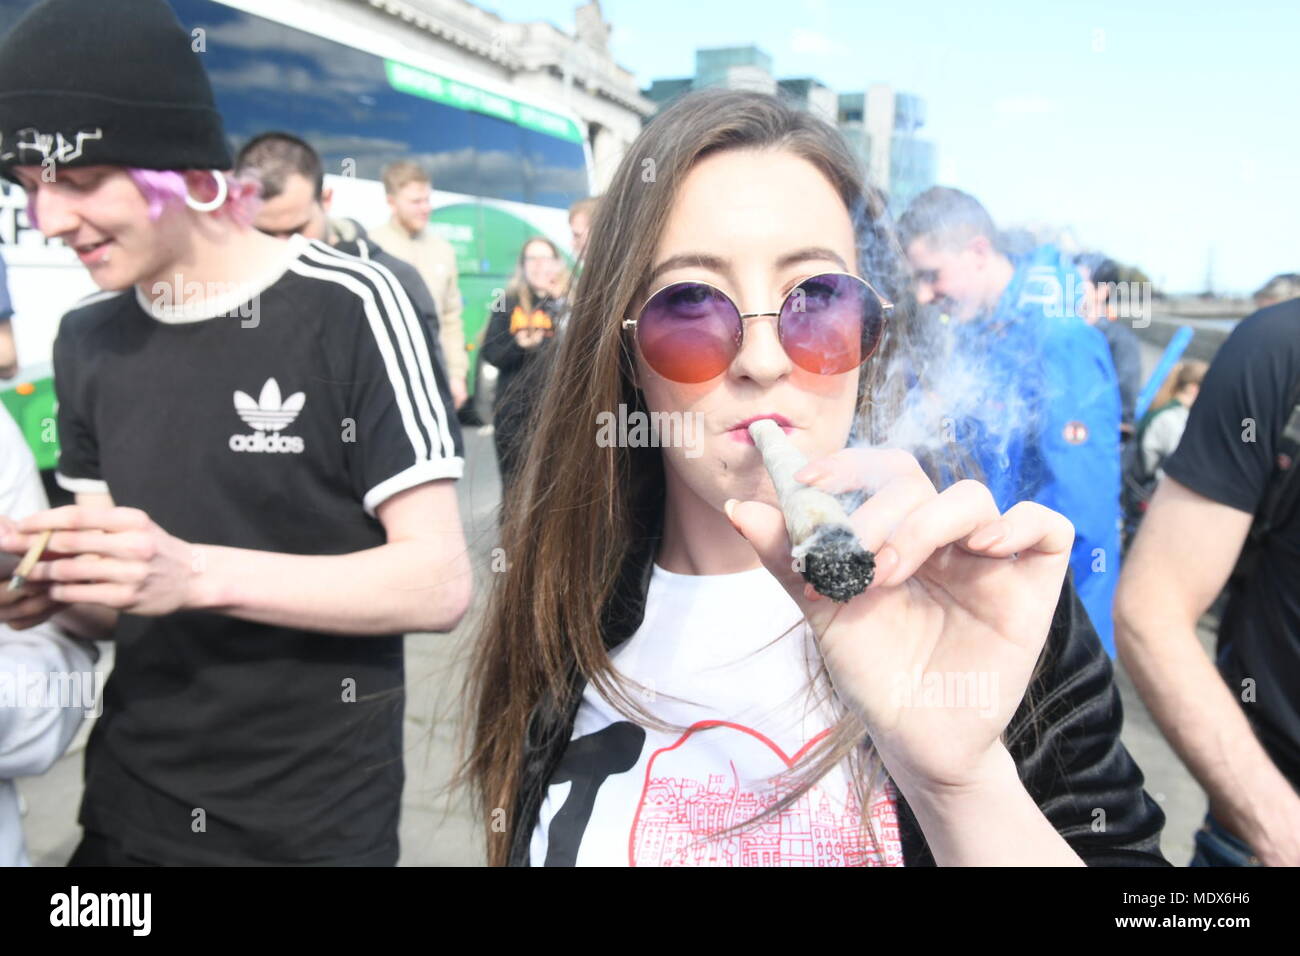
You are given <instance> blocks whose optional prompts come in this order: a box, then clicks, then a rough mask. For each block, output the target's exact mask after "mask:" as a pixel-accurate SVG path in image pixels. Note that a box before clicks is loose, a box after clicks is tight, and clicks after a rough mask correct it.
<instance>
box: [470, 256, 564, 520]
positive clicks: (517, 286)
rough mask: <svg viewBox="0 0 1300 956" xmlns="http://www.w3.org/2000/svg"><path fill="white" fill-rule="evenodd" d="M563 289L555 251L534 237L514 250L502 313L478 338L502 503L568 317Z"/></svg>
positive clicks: (561, 264)
mask: <svg viewBox="0 0 1300 956" xmlns="http://www.w3.org/2000/svg"><path fill="white" fill-rule="evenodd" d="M568 288H569V273H568V271H567V270H566V269H565V266H564V258H563V256H562V255H561V254H560V250H559V247H557V246H556V245H555V243H553V242H551V240H549V239H547V238H545V237H544V236H534V237H533V238H532V239H529V240H528V241H527V242H525V243H524V245H523V248H522V249H520V250H519V262H518V265H517V266H516V268H515V274H514V276H513V278H511V280H510V284H509V285H508V286H507V287H506V289H505V296H504V298H503V299H502V301H501V308H499V309H496V308H494V309H493V310H492V318H491V320H490V321H489V322H488V328H487V332H486V333H485V335H484V338H483V350H482V352H483V359H484V360H485V361H487V362H491V363H492V364H493V365H495V366H496V368H497V372H498V377H497V386H496V397H495V399H494V401H493V404H492V411H493V426H494V427H493V437H494V438H495V441H496V451H497V464H498V466H499V467H500V470H501V489H502V499H503V500H506V499H508V497H509V489H510V487H511V486H512V485H513V484H514V481H515V477H516V476H517V475H518V472H519V464H520V462H521V460H522V459H523V457H524V455H525V454H526V452H527V441H528V434H529V425H528V422H529V418H530V416H531V415H532V412H533V409H534V407H535V406H536V404H537V398H538V396H539V394H540V393H541V390H542V387H543V385H544V384H545V369H546V367H547V363H548V361H549V359H550V353H551V350H552V349H553V348H554V345H555V341H556V335H557V333H558V332H559V331H560V329H561V327H562V325H563V323H564V320H565V318H566V317H567V315H568V309H569V303H568V298H567V296H568Z"/></svg>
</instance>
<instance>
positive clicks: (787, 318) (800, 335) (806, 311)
mask: <svg viewBox="0 0 1300 956" xmlns="http://www.w3.org/2000/svg"><path fill="white" fill-rule="evenodd" d="M882 319H883V314H882V312H881V308H880V300H879V299H878V298H877V297H876V294H875V293H874V292H872V291H871V289H870V288H869V287H868V286H867V284H866V283H865V282H863V281H862V280H861V279H859V278H857V277H856V276H851V275H844V274H840V273H826V274H825V275H816V276H812V277H811V278H808V279H805V280H804V281H803V282H800V283H799V284H798V285H797V286H795V288H794V290H793V291H792V292H791V293H790V295H789V296H788V297H787V298H786V300H785V304H784V305H783V306H782V307H781V320H780V321H781V343H782V345H784V346H785V350H786V353H787V354H788V355H789V356H790V358H791V360H792V361H794V362H795V363H796V364H797V365H799V366H800V367H801V368H804V369H807V370H808V371H810V372H814V373H816V374H818V375H838V374H841V373H843V372H848V371H850V370H852V369H854V368H857V367H858V366H859V365H861V364H862V362H863V360H865V359H866V357H867V356H868V355H870V354H871V353H872V352H873V351H875V348H876V343H877V342H878V341H879V338H880V331H881V323H882Z"/></svg>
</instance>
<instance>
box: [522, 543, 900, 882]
mask: <svg viewBox="0 0 1300 956" xmlns="http://www.w3.org/2000/svg"><path fill="white" fill-rule="evenodd" d="M796 624H797V625H798V627H797V628H796V629H795V630H793V631H791V632H790V633H788V634H787V633H786V632H787V631H788V630H789V629H790V628H791V627H792V626H794V625H796ZM782 634H785V636H784V637H781V635H782ZM778 638H779V639H778ZM816 653H817V651H816V647H815V644H814V642H813V636H812V634H811V632H810V631H809V629H808V627H807V625H806V624H804V623H802V615H801V614H800V612H799V608H798V605H797V604H795V602H794V601H793V600H792V599H791V598H790V596H789V595H788V594H787V593H786V592H785V590H784V588H782V586H781V585H780V583H779V582H778V581H777V580H776V579H775V578H774V577H772V575H771V574H770V573H768V571H767V570H766V569H765V568H756V569H754V570H752V571H742V572H739V573H736V574H715V575H688V574H675V573H673V572H670V571H665V570H664V569H663V568H661V567H659V566H658V565H655V567H654V570H653V575H652V577H651V581H650V589H649V593H648V594H647V597H646V608H645V617H644V619H643V620H642V622H641V626H640V627H639V628H638V629H637V631H636V633H635V634H634V635H633V636H632V637H631V638H630V639H628V640H627V641H626V642H624V643H623V644H622V645H620V646H619V647H617V648H615V650H614V651H613V653H612V657H613V661H614V665H615V667H616V668H617V669H618V671H619V672H620V673H621V674H623V675H624V676H625V677H627V678H630V680H631V681H634V682H635V683H634V684H631V685H630V686H631V687H632V688H633V690H632V693H633V694H634V695H635V696H637V698H638V699H639V700H640V702H641V703H642V704H643V705H644V706H646V708H647V709H648V710H649V711H650V712H651V713H653V714H654V715H655V716H657V717H658V718H659V719H661V720H663V721H665V722H667V723H669V724H672V725H674V726H678V727H683V728H685V730H684V731H682V732H662V731H659V730H655V729H652V728H645V727H641V726H639V725H637V724H634V723H632V722H630V721H628V720H627V718H625V717H624V716H623V715H622V714H620V713H619V712H618V711H617V710H615V709H614V708H613V707H612V706H610V704H609V703H608V702H607V701H605V700H604V699H603V698H602V697H601V695H600V693H599V692H598V691H597V690H596V689H595V687H593V686H592V685H590V684H588V686H587V687H586V689H585V690H584V692H583V697H582V702H581V704H580V705H579V710H578V714H577V718H576V721H575V724H574V730H573V736H572V738H571V739H570V742H569V744H568V748H567V749H566V751H565V753H564V756H563V758H562V759H561V762H560V765H559V768H558V769H557V770H556V772H555V773H554V774H553V776H552V778H551V781H550V785H549V786H548V788H547V792H546V795H545V797H544V799H543V802H542V806H541V814H540V817H539V820H538V824H537V827H536V829H535V830H534V831H533V838H532V844H531V847H530V862H531V863H532V865H533V866H542V865H550V866H557V865H559V866H563V865H575V864H576V865H579V866H852V865H870V866H901V865H902V863H903V853H902V847H901V844H900V843H899V837H898V819H897V815H896V809H895V802H894V800H895V792H894V790H893V787H892V784H890V785H887V786H886V788H885V790H884V791H883V792H881V791H880V790H879V788H877V793H876V794H875V795H874V797H873V803H872V806H871V810H870V819H871V821H872V829H873V830H874V832H876V833H878V834H880V835H881V836H882V838H883V839H882V843H881V845H880V846H875V845H873V844H872V842H871V841H870V840H869V839H868V840H867V841H866V842H865V844H864V841H863V838H862V836H861V835H860V833H861V828H860V825H859V819H860V808H859V803H858V801H857V798H856V794H855V793H854V791H853V789H852V788H851V787H850V786H849V781H848V779H847V777H846V776H845V774H844V772H843V769H842V768H837V769H836V770H834V771H832V772H831V773H829V774H827V775H826V776H825V777H823V778H822V779H821V780H820V781H818V783H817V785H816V786H815V787H814V788H813V789H811V790H810V791H809V792H807V793H805V794H804V795H803V796H801V797H800V798H799V799H798V800H797V801H796V802H795V803H793V804H792V805H791V806H789V807H787V808H785V809H784V810H782V811H781V812H780V813H779V814H776V815H773V816H770V817H768V818H767V819H765V820H763V821H761V822H759V823H757V824H753V825H750V826H746V827H744V828H743V829H741V830H736V831H732V832H731V833H728V834H725V835H722V836H720V837H719V836H716V834H718V833H719V832H720V831H722V830H725V829H727V828H729V827H732V826H734V825H736V824H738V823H743V822H744V821H746V820H750V819H752V818H753V817H755V816H756V815H757V814H758V813H760V812H761V811H762V810H763V809H765V808H766V807H768V806H771V805H772V804H773V803H775V802H777V800H778V799H780V797H781V795H782V794H783V793H786V792H789V790H790V789H793V787H792V786H791V779H792V778H791V777H790V776H788V775H787V776H786V778H785V780H784V781H780V780H774V779H772V778H774V777H776V776H778V775H781V774H787V772H788V771H789V768H790V767H791V766H792V765H793V764H794V763H795V762H796V761H798V760H799V759H800V758H801V757H803V756H804V755H805V754H806V753H807V752H808V751H809V750H811V749H812V748H813V746H815V745H816V744H817V743H818V742H819V741H820V740H821V739H822V738H823V737H824V736H825V735H826V734H827V733H829V729H830V725H831V721H832V719H833V718H832V716H831V715H830V713H829V711H828V710H827V708H826V705H825V704H821V705H818V704H817V703H816V702H815V700H814V699H813V695H812V694H811V693H810V691H809V690H808V685H809V675H810V673H815V672H816V669H817V663H818V662H817V659H816ZM638 685H640V686H641V687H644V688H645V689H644V690H638V689H636V688H637V686H638ZM822 696H824V695H822ZM804 769H805V768H800V770H799V774H800V776H801V775H802V773H803V771H804Z"/></svg>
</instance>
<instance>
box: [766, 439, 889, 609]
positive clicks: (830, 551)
mask: <svg viewBox="0 0 1300 956" xmlns="http://www.w3.org/2000/svg"><path fill="white" fill-rule="evenodd" d="M749 434H750V437H751V438H753V439H754V444H755V445H757V446H758V450H759V453H760V454H762V456H763V464H764V466H766V468H767V473H768V474H769V475H771V476H772V484H773V485H775V486H776V496H777V500H778V501H779V502H780V505H781V512H782V514H783V515H784V516H785V530H786V531H787V532H788V533H789V535H790V544H791V545H792V549H791V551H790V556H791V557H792V558H794V559H795V560H796V561H798V562H799V566H800V568H801V573H802V574H803V577H804V580H805V581H807V582H808V583H809V584H811V585H812V586H813V590H815V591H816V592H817V593H818V594H821V595H824V596H825V597H828V598H830V599H831V600H832V601H835V602H837V603H840V604H843V603H844V602H845V601H849V600H851V599H852V598H854V597H856V596H857V595H859V594H861V593H862V592H863V591H865V590H866V589H867V586H868V585H870V584H871V579H872V577H873V576H874V575H875V572H876V558H875V555H873V554H872V553H871V552H870V551H868V550H867V549H866V548H864V547H863V546H862V542H860V541H859V540H858V536H857V535H856V534H855V533H854V531H853V526H852V525H850V524H849V516H848V514H847V513H845V511H844V508H843V507H841V505H840V503H839V501H837V500H836V499H835V497H834V496H833V495H830V494H827V493H826V492H824V491H822V490H821V489H820V488H810V487H809V486H808V485H805V484H803V483H802V482H799V481H795V479H794V475H795V472H797V471H798V470H799V469H800V468H802V467H803V466H804V465H806V464H807V463H808V462H807V459H805V458H804V456H803V455H802V454H800V453H799V449H797V448H795V446H794V443H793V442H791V441H790V439H788V438H786V437H785V432H783V431H781V426H780V425H778V424H777V423H776V422H774V421H772V419H770V418H761V419H759V420H758V421H756V422H754V423H753V424H751V425H750V426H749Z"/></svg>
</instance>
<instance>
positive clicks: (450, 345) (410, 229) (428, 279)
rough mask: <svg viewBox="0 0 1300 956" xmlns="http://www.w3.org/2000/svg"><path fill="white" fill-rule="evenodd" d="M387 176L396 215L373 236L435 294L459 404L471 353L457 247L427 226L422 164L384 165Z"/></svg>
mask: <svg viewBox="0 0 1300 956" xmlns="http://www.w3.org/2000/svg"><path fill="white" fill-rule="evenodd" d="M383 180H384V192H385V193H386V194H387V196H388V207H389V209H391V210H392V212H393V215H392V218H391V219H389V220H388V222H386V223H384V224H383V225H382V226H379V227H378V228H376V229H372V230H371V231H370V235H371V237H372V238H373V239H374V240H375V242H377V243H379V245H381V246H382V247H383V248H384V249H385V250H386V251H387V252H389V253H390V254H391V255H394V256H396V257H397V258H399V259H404V260H405V261H407V262H409V263H410V264H411V265H413V266H415V268H416V270H417V271H418V272H419V273H420V276H421V278H423V279H424V282H425V285H427V286H428V287H429V291H430V292H432V293H433V299H434V302H435V303H436V304H437V306H438V319H439V323H440V326H439V333H438V340H439V342H440V343H441V345H442V354H443V356H444V357H445V358H446V362H447V378H448V380H449V381H448V384H449V385H450V387H451V395H452V400H453V401H454V402H455V403H456V407H457V408H460V407H461V406H462V405H464V404H465V399H466V396H467V395H468V389H467V384H466V379H467V376H468V374H469V357H468V356H467V355H466V353H465V327H464V323H463V322H462V319H461V306H462V303H461V298H460V286H459V285H458V283H457V275H456V253H455V250H453V249H452V247H451V243H449V242H447V240H445V239H443V238H441V237H440V236H435V235H434V234H433V233H432V232H430V231H429V229H428V228H427V227H428V225H429V212H430V210H431V209H432V203H431V202H430V198H429V191H430V189H431V188H432V182H431V181H430V179H429V177H428V175H427V174H426V173H425V172H424V170H423V169H421V168H420V167H419V165H417V164H416V163H413V162H411V161H409V160H401V161H399V162H396V163H392V164H390V165H389V166H387V167H386V168H385V169H384V173H383Z"/></svg>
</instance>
